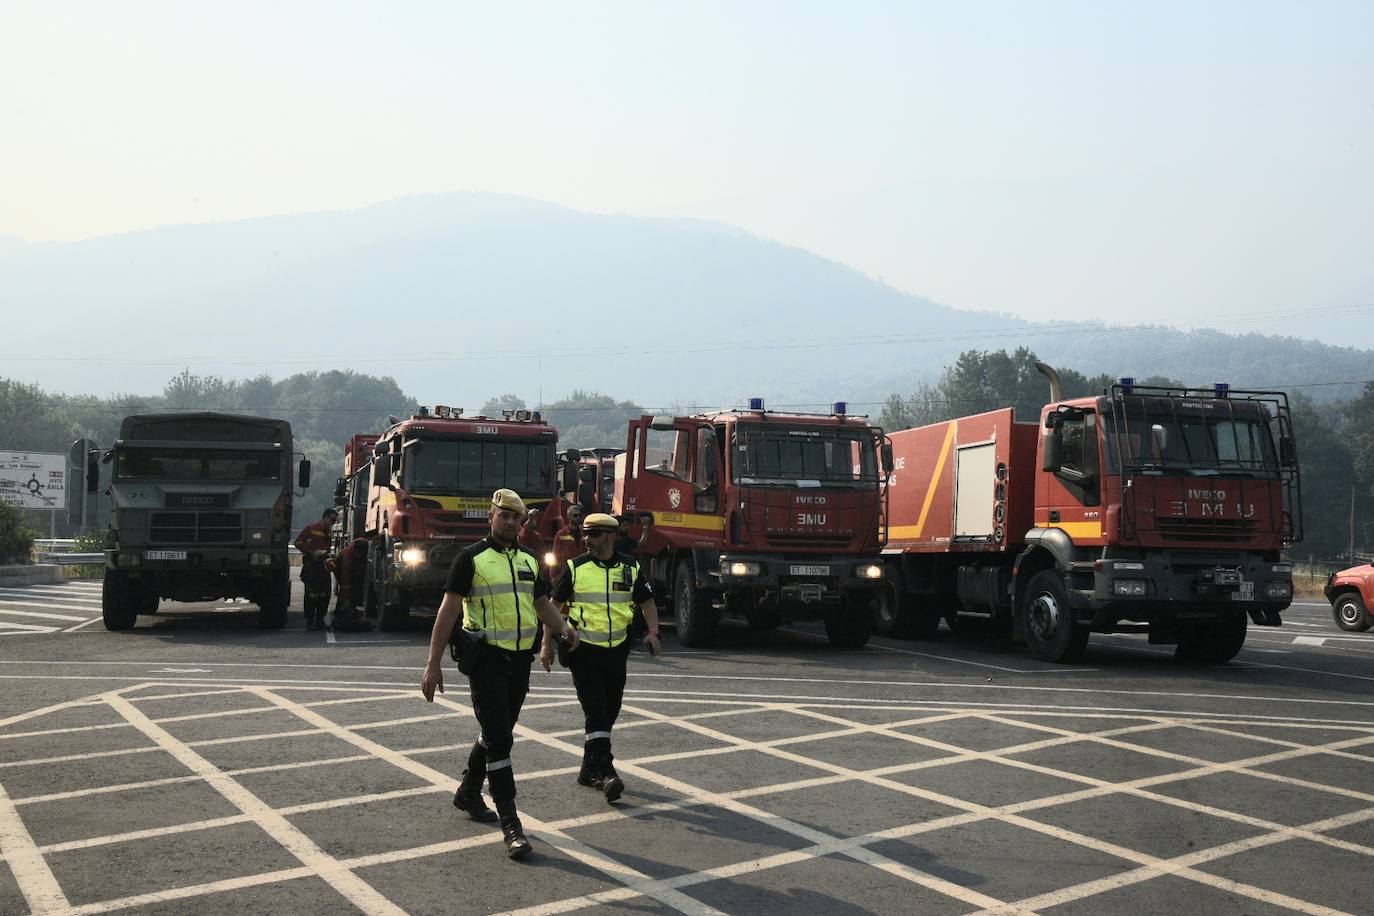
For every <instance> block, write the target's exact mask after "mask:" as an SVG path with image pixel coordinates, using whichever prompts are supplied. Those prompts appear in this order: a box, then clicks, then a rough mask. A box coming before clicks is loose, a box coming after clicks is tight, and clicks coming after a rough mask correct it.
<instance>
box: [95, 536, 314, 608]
mask: <svg viewBox="0 0 1374 916" xmlns="http://www.w3.org/2000/svg"><path fill="white" fill-rule="evenodd" d="M105 565H106V567H108V568H109V569H117V570H119V571H120V572H122V573H125V574H126V575H128V576H129V577H130V578H131V579H136V580H139V581H142V582H144V583H148V584H150V585H151V586H152V588H153V589H154V590H155V591H156V592H157V593H158V595H159V596H160V597H163V598H171V599H173V600H176V601H211V600H214V599H217V598H248V599H249V600H257V598H258V597H260V596H261V595H262V594H263V593H264V590H265V588H266V587H267V586H269V585H271V584H273V583H276V582H280V581H282V579H284V578H286V577H288V576H289V575H290V571H289V567H290V565H291V564H290V558H289V556H288V555H287V552H286V550H285V549H282V548H278V549H275V550H270V549H269V550H250V549H248V548H245V547H184V548H183V547H155V548H154V547H129V546H122V547H119V548H116V549H110V550H106V551H105Z"/></svg>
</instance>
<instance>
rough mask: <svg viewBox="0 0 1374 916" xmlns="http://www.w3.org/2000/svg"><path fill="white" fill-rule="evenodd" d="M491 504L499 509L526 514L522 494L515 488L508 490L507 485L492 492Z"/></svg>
mask: <svg viewBox="0 0 1374 916" xmlns="http://www.w3.org/2000/svg"><path fill="white" fill-rule="evenodd" d="M491 504H492V505H493V506H495V507H496V508H498V509H509V510H511V511H512V512H519V513H520V514H521V515H524V514H525V501H524V500H523V499H521V498H520V494H519V493H517V492H515V491H514V490H507V489H506V488H505V487H502V488H501V489H499V490H497V491H496V492H495V493H493V494H491Z"/></svg>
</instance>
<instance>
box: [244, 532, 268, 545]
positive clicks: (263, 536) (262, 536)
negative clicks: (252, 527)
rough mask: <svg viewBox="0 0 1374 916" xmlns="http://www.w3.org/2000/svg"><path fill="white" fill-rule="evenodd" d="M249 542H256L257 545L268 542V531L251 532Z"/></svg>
mask: <svg viewBox="0 0 1374 916" xmlns="http://www.w3.org/2000/svg"><path fill="white" fill-rule="evenodd" d="M248 540H250V541H256V542H257V543H259V544H261V543H262V542H263V541H265V540H267V532H266V531H250V532H249V533H248Z"/></svg>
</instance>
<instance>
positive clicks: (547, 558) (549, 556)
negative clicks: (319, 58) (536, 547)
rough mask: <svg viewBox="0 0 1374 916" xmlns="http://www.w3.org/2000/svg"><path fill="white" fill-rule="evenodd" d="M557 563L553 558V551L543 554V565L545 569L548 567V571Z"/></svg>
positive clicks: (555, 558)
mask: <svg viewBox="0 0 1374 916" xmlns="http://www.w3.org/2000/svg"><path fill="white" fill-rule="evenodd" d="M557 561H558V557H555V556H554V555H553V551H552V550H550V551H549V552H548V553H546V554H544V565H545V566H547V567H549V568H550V569H552V568H553V564H554V563H556V562H557Z"/></svg>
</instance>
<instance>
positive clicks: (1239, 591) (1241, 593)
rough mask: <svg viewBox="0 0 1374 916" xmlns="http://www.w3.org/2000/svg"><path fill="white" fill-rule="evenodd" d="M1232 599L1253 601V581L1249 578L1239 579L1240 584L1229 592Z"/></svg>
mask: <svg viewBox="0 0 1374 916" xmlns="http://www.w3.org/2000/svg"><path fill="white" fill-rule="evenodd" d="M1231 600H1232V601H1254V600H1255V583H1254V582H1251V581H1250V580H1249V579H1241V580H1240V585H1239V586H1238V587H1237V588H1236V590H1235V591H1234V592H1232V593H1231Z"/></svg>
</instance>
